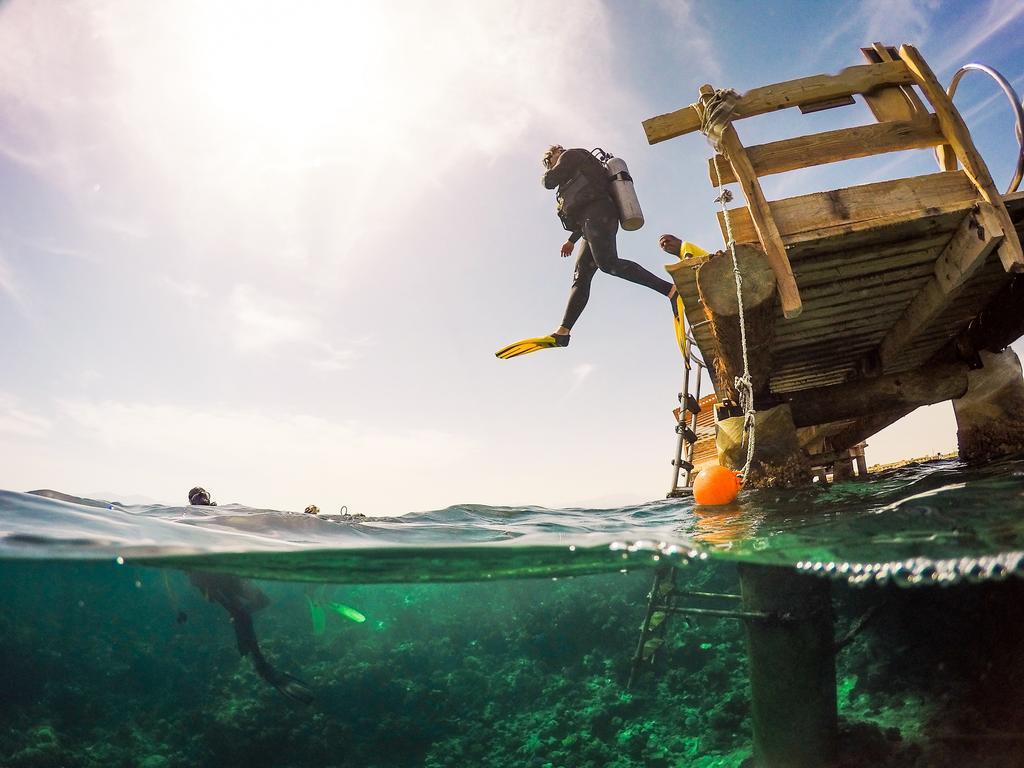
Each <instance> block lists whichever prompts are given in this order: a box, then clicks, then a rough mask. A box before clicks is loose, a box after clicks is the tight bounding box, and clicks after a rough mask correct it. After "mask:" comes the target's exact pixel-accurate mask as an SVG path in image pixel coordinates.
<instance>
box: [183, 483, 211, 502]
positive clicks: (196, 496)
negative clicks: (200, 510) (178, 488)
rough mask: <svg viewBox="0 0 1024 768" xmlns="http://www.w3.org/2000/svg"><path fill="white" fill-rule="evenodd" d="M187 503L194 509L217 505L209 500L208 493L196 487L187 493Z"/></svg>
mask: <svg viewBox="0 0 1024 768" xmlns="http://www.w3.org/2000/svg"><path fill="white" fill-rule="evenodd" d="M188 503H189V504H191V505H192V506H194V507H216V506H217V504H216V502H214V500H213V499H211V498H210V492H209V491H207V490H206V489H205V488H200V487H199V486H198V485H197V486H196V487H195V488H193V489H192V490H191V491H189V492H188Z"/></svg>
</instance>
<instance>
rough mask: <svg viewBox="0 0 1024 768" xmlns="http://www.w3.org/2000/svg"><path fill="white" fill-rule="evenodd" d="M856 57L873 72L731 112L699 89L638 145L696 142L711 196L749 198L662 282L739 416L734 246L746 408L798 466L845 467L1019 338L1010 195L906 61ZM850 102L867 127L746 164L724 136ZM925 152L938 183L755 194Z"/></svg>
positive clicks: (859, 71) (1021, 211)
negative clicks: (793, 452)
mask: <svg viewBox="0 0 1024 768" xmlns="http://www.w3.org/2000/svg"><path fill="white" fill-rule="evenodd" d="M862 51H863V53H864V56H865V58H866V59H867V61H868V62H869V63H867V64H863V65H859V66H854V67H850V68H848V69H846V70H843V71H842V72H840V73H839V74H837V75H817V76H814V77H808V78H802V79H799V80H793V81H789V82H785V83H778V84H775V85H770V86H765V87H762V88H755V89H753V90H751V91H749V92H747V93H746V94H743V95H738V94H735V93H727V92H722V91H716V90H715V89H714V88H712V87H711V86H703V87H702V88H701V91H700V96H699V98H698V100H697V101H696V102H695V103H694V104H691V105H689V106H687V107H685V108H683V109H680V110H677V111H675V112H671V113H668V114H665V115H660V116H658V117H654V118H651V119H650V120H647V121H646V122H645V123H644V129H645V131H646V133H647V138H648V141H649V142H650V143H651V144H654V143H657V142H660V141H664V140H667V139H670V138H673V137H676V136H681V135H684V134H686V133H691V132H694V131H697V130H703V131H704V132H706V133H707V134H708V135H709V136H710V137H711V138H712V140H713V141H714V143H715V146H716V156H715V157H713V158H712V159H711V160H710V161H709V168H708V170H709V177H710V179H711V183H712V186H713V187H719V186H725V185H727V184H731V183H738V184H739V186H740V188H741V189H742V192H743V196H744V198H745V205H738V206H737V205H734V206H732V207H730V208H729V209H728V212H727V216H728V222H727V221H726V217H725V216H724V215H723V214H722V213H719V214H718V219H719V224H720V226H721V229H722V234H723V238H725V240H726V245H727V247H726V249H725V250H723V251H720V252H719V253H717V254H709V255H708V256H705V257H700V258H698V257H692V258H683V259H682V260H681V261H680V262H679V263H677V264H674V265H670V266H669V267H668V270H669V272H670V274H671V275H672V278H673V280H674V282H675V284H676V286H677V288H678V290H679V292H680V295H681V296H682V298H683V301H684V306H685V314H686V319H687V321H688V324H689V326H690V329H691V334H692V336H693V338H694V340H695V341H696V344H697V346H698V348H699V349H700V352H701V356H702V357H703V359H704V361H706V363H707V364H708V366H709V370H710V371H712V373H713V376H712V378H713V380H714V384H715V393H716V395H717V397H718V400H719V401H720V402H721V401H725V400H731V401H733V402H735V401H736V396H737V393H736V390H735V387H734V384H733V382H734V380H735V377H736V376H739V375H740V374H741V373H742V365H741V360H740V357H739V355H738V352H737V349H736V347H737V345H738V340H739V336H738V318H737V317H736V315H737V306H736V299H735V284H734V283H735V278H734V275H733V272H732V261H731V255H730V252H729V249H728V235H729V231H730V230H731V233H732V236H733V239H734V241H735V243H736V244H737V246H738V252H742V254H743V259H741V263H740V271H741V273H742V274H744V282H743V290H744V295H743V308H744V313H745V315H746V318H747V321H746V332H747V338H748V347H749V348H750V349H751V354H750V360H749V365H750V372H751V375H752V379H753V388H754V402H755V403H756V404H757V408H758V410H759V411H761V410H763V409H764V408H771V407H774V406H776V405H779V404H786V405H789V406H790V407H791V411H792V419H793V424H794V426H795V427H796V428H797V429H798V439H799V443H800V445H801V446H802V448H803V449H804V451H805V452H806V453H810V454H814V453H818V454H822V453H835V452H842V451H843V450H845V449H847V448H849V447H851V446H853V445H855V444H857V443H859V442H861V441H862V440H864V439H865V438H867V437H869V436H870V435H871V434H873V433H875V432H877V431H878V430H880V429H882V428H884V427H885V426H888V425H889V424H891V423H892V422H894V421H896V420H897V419H899V418H901V417H902V416H904V415H905V414H906V413H909V412H910V411H911V410H913V409H914V408H916V407H917V406H919V405H925V404H929V403H934V402H940V401H942V400H950V399H956V398H959V397H961V396H962V395H963V394H964V393H965V391H966V389H967V381H968V380H967V373H968V371H969V370H972V369H976V368H980V367H981V362H980V357H979V353H980V352H982V351H989V352H999V351H1001V350H1002V349H1003V348H1004V347H1005V346H1006V345H1008V344H1009V343H1010V342H1011V341H1013V340H1015V339H1016V338H1018V337H1019V336H1020V335H1021V333H1024V304H1022V303H1021V302H1022V300H1024V298H1022V297H1024V282H1022V281H1024V276H1020V275H1021V273H1022V272H1024V252H1022V249H1021V237H1022V235H1024V193H1014V194H1007V195H1005V196H1004V195H1003V194H1001V193H1000V192H999V191H998V190H997V189H996V187H995V184H994V182H993V180H992V177H991V174H990V173H989V170H988V168H987V166H986V165H985V162H984V160H983V159H982V158H981V156H980V154H979V153H978V151H977V149H976V148H975V146H974V143H973V141H972V139H971V136H970V133H969V132H968V130H967V127H966V125H965V124H964V121H963V119H962V118H961V116H960V114H959V112H958V111H957V109H956V107H955V106H954V105H953V102H952V100H951V98H950V97H949V96H947V94H946V91H945V90H944V89H943V88H942V86H941V85H940V84H939V82H938V81H937V80H936V78H935V75H934V74H933V73H932V71H931V69H930V68H929V67H928V65H927V63H926V62H925V61H924V59H923V58H922V57H921V55H920V54H919V53H918V52H917V51H916V50H915V49H914V48H913V47H912V46H909V45H905V46H902V47H901V48H899V50H897V49H895V48H892V47H888V46H884V45H881V44H877V43H876V44H875V45H874V46H873V47H871V48H865V49H862ZM855 96H856V97H860V98H862V99H863V100H864V101H865V102H866V103H867V106H868V107H869V108H870V110H871V112H872V114H873V115H874V117H875V120H876V122H874V123H872V124H869V125H863V126H858V127H854V128H845V129H840V130H833V131H827V132H824V133H818V134H813V135H807V136H800V137H797V138H792V139H786V140H783V141H776V142H772V143H768V144H764V145H761V146H751V147H744V146H743V145H742V143H741V141H740V139H739V136H738V135H737V133H736V130H735V127H734V123H736V122H737V121H739V120H742V119H746V118H751V117H754V116H756V115H760V114H764V113H768V112H773V111H776V110H779V109H787V108H793V107H795V108H799V109H800V110H801V111H803V112H812V111H818V110H821V109H830V108H833V107H841V106H844V105H848V104H853V103H854V97H855ZM716 117H717V118H718V119H717V123H716ZM927 147H934V148H935V149H936V153H937V157H938V161H939V170H938V171H937V172H936V173H931V174H928V175H924V176H917V177H914V178H904V179H896V180H893V181H881V182H877V183H872V184H865V185H861V186H853V187H847V188H844V189H836V190H830V191H825V192H819V193H815V194H808V195H801V196H798V197H792V198H788V199H784V200H776V201H771V202H769V201H767V200H766V199H765V197H764V194H763V192H762V190H761V186H760V183H759V181H758V179H759V178H761V177H764V176H767V175H771V174H776V173H782V172H785V171H791V170H796V169H799V168H807V167H811V166H815V165H820V164H824V163H832V162H837V161H841V160H847V159H851V158H858V157H866V156H871V155H878V154H883V153H890V152H896V151H901V150H908V149H919V148H927ZM722 260H728V261H727V266H725V267H722V266H721V265H722V263H723V262H722ZM716 262H717V266H712V265H715V264H716ZM766 281H770V284H769V282H766ZM730 292H731V294H732V298H731V299H730V297H729V294H730ZM730 301H731V305H732V306H730Z"/></svg>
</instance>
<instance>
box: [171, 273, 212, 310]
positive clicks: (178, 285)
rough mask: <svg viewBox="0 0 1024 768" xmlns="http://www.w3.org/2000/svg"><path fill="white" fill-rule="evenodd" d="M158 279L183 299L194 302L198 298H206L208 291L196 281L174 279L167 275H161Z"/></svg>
mask: <svg viewBox="0 0 1024 768" xmlns="http://www.w3.org/2000/svg"><path fill="white" fill-rule="evenodd" d="M160 281H161V282H162V283H163V284H164V285H165V286H166V287H167V288H168V289H170V290H171V292H173V293H176V294H177V295H179V296H181V297H182V298H183V299H185V301H188V302H190V303H191V302H195V301H197V300H199V299H205V298H208V297H209V295H210V293H209V291H207V290H206V289H205V288H203V287H202V286H201V285H199V284H197V283H192V282H188V281H185V280H175V279H174V278H172V277H168V276H167V275H162V276H161V277H160Z"/></svg>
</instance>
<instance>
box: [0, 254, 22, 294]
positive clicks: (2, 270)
mask: <svg viewBox="0 0 1024 768" xmlns="http://www.w3.org/2000/svg"><path fill="white" fill-rule="evenodd" d="M0 293H6V294H7V295H8V296H10V297H11V298H12V299H14V301H16V302H17V303H18V304H21V293H20V292H19V291H18V288H17V285H16V283H15V282H14V272H13V271H12V270H11V266H10V264H8V263H7V260H6V259H5V258H4V255H3V253H0Z"/></svg>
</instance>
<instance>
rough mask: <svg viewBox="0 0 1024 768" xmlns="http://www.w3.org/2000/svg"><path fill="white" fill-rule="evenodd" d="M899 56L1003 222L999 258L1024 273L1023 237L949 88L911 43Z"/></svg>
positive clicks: (1015, 270) (1007, 268) (964, 167)
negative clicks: (952, 98) (1015, 227)
mask: <svg viewBox="0 0 1024 768" xmlns="http://www.w3.org/2000/svg"><path fill="white" fill-rule="evenodd" d="M900 58H901V59H902V60H903V62H904V63H905V64H906V65H907V68H908V69H909V70H910V71H911V73H912V74H913V75H914V79H915V80H916V82H917V86H918V87H919V88H920V89H921V91H922V92H923V93H924V95H925V98H927V99H928V101H929V102H931V105H932V109H934V110H935V114H936V115H937V116H938V118H939V125H941V126H942V133H943V134H944V135H945V136H946V138H947V139H948V140H949V143H950V146H952V147H953V152H954V153H955V154H956V157H957V160H959V161H960V165H962V166H963V169H964V172H965V173H966V174H967V175H968V177H969V178H970V179H971V181H972V182H973V183H974V185H975V186H976V187H977V188H978V192H979V194H980V195H981V197H982V199H983V200H985V202H987V203H989V204H991V205H992V207H993V208H994V209H995V211H996V216H997V217H998V218H999V223H1000V224H1001V225H1002V228H1003V232H1004V234H1005V237H1004V239H1003V242H1002V244H1001V245H1000V246H999V251H998V253H999V259H1000V260H1001V261H1002V262H1003V268H1004V269H1006V271H1007V272H1014V273H1017V272H1024V250H1022V249H1021V244H1020V239H1019V238H1018V237H1017V233H1016V232H1015V231H1014V226H1013V222H1012V220H1011V219H1010V214H1009V213H1008V212H1007V210H1006V206H1005V205H1003V198H1002V195H1000V194H999V190H998V189H996V185H995V182H994V181H992V175H991V174H990V173H989V171H988V166H986V165H985V161H984V160H983V159H982V157H981V155H980V154H979V153H978V150H977V148H976V147H975V146H974V141H973V140H972V139H971V134H970V131H968V130H967V125H966V124H965V123H964V121H963V118H962V117H960V113H959V112H958V111H957V108H956V107H955V106H954V105H953V101H952V100H951V99H950V98H949V96H948V95H946V91H945V90H944V89H943V87H942V86H941V85H939V81H938V80H937V79H936V78H935V74H934V73H933V72H932V70H931V67H929V66H928V63H927V62H926V61H925V60H924V57H922V56H921V54H920V53H918V51H917V49H916V48H914V46H912V45H904V46H901V47H900ZM876 66H878V65H876Z"/></svg>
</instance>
